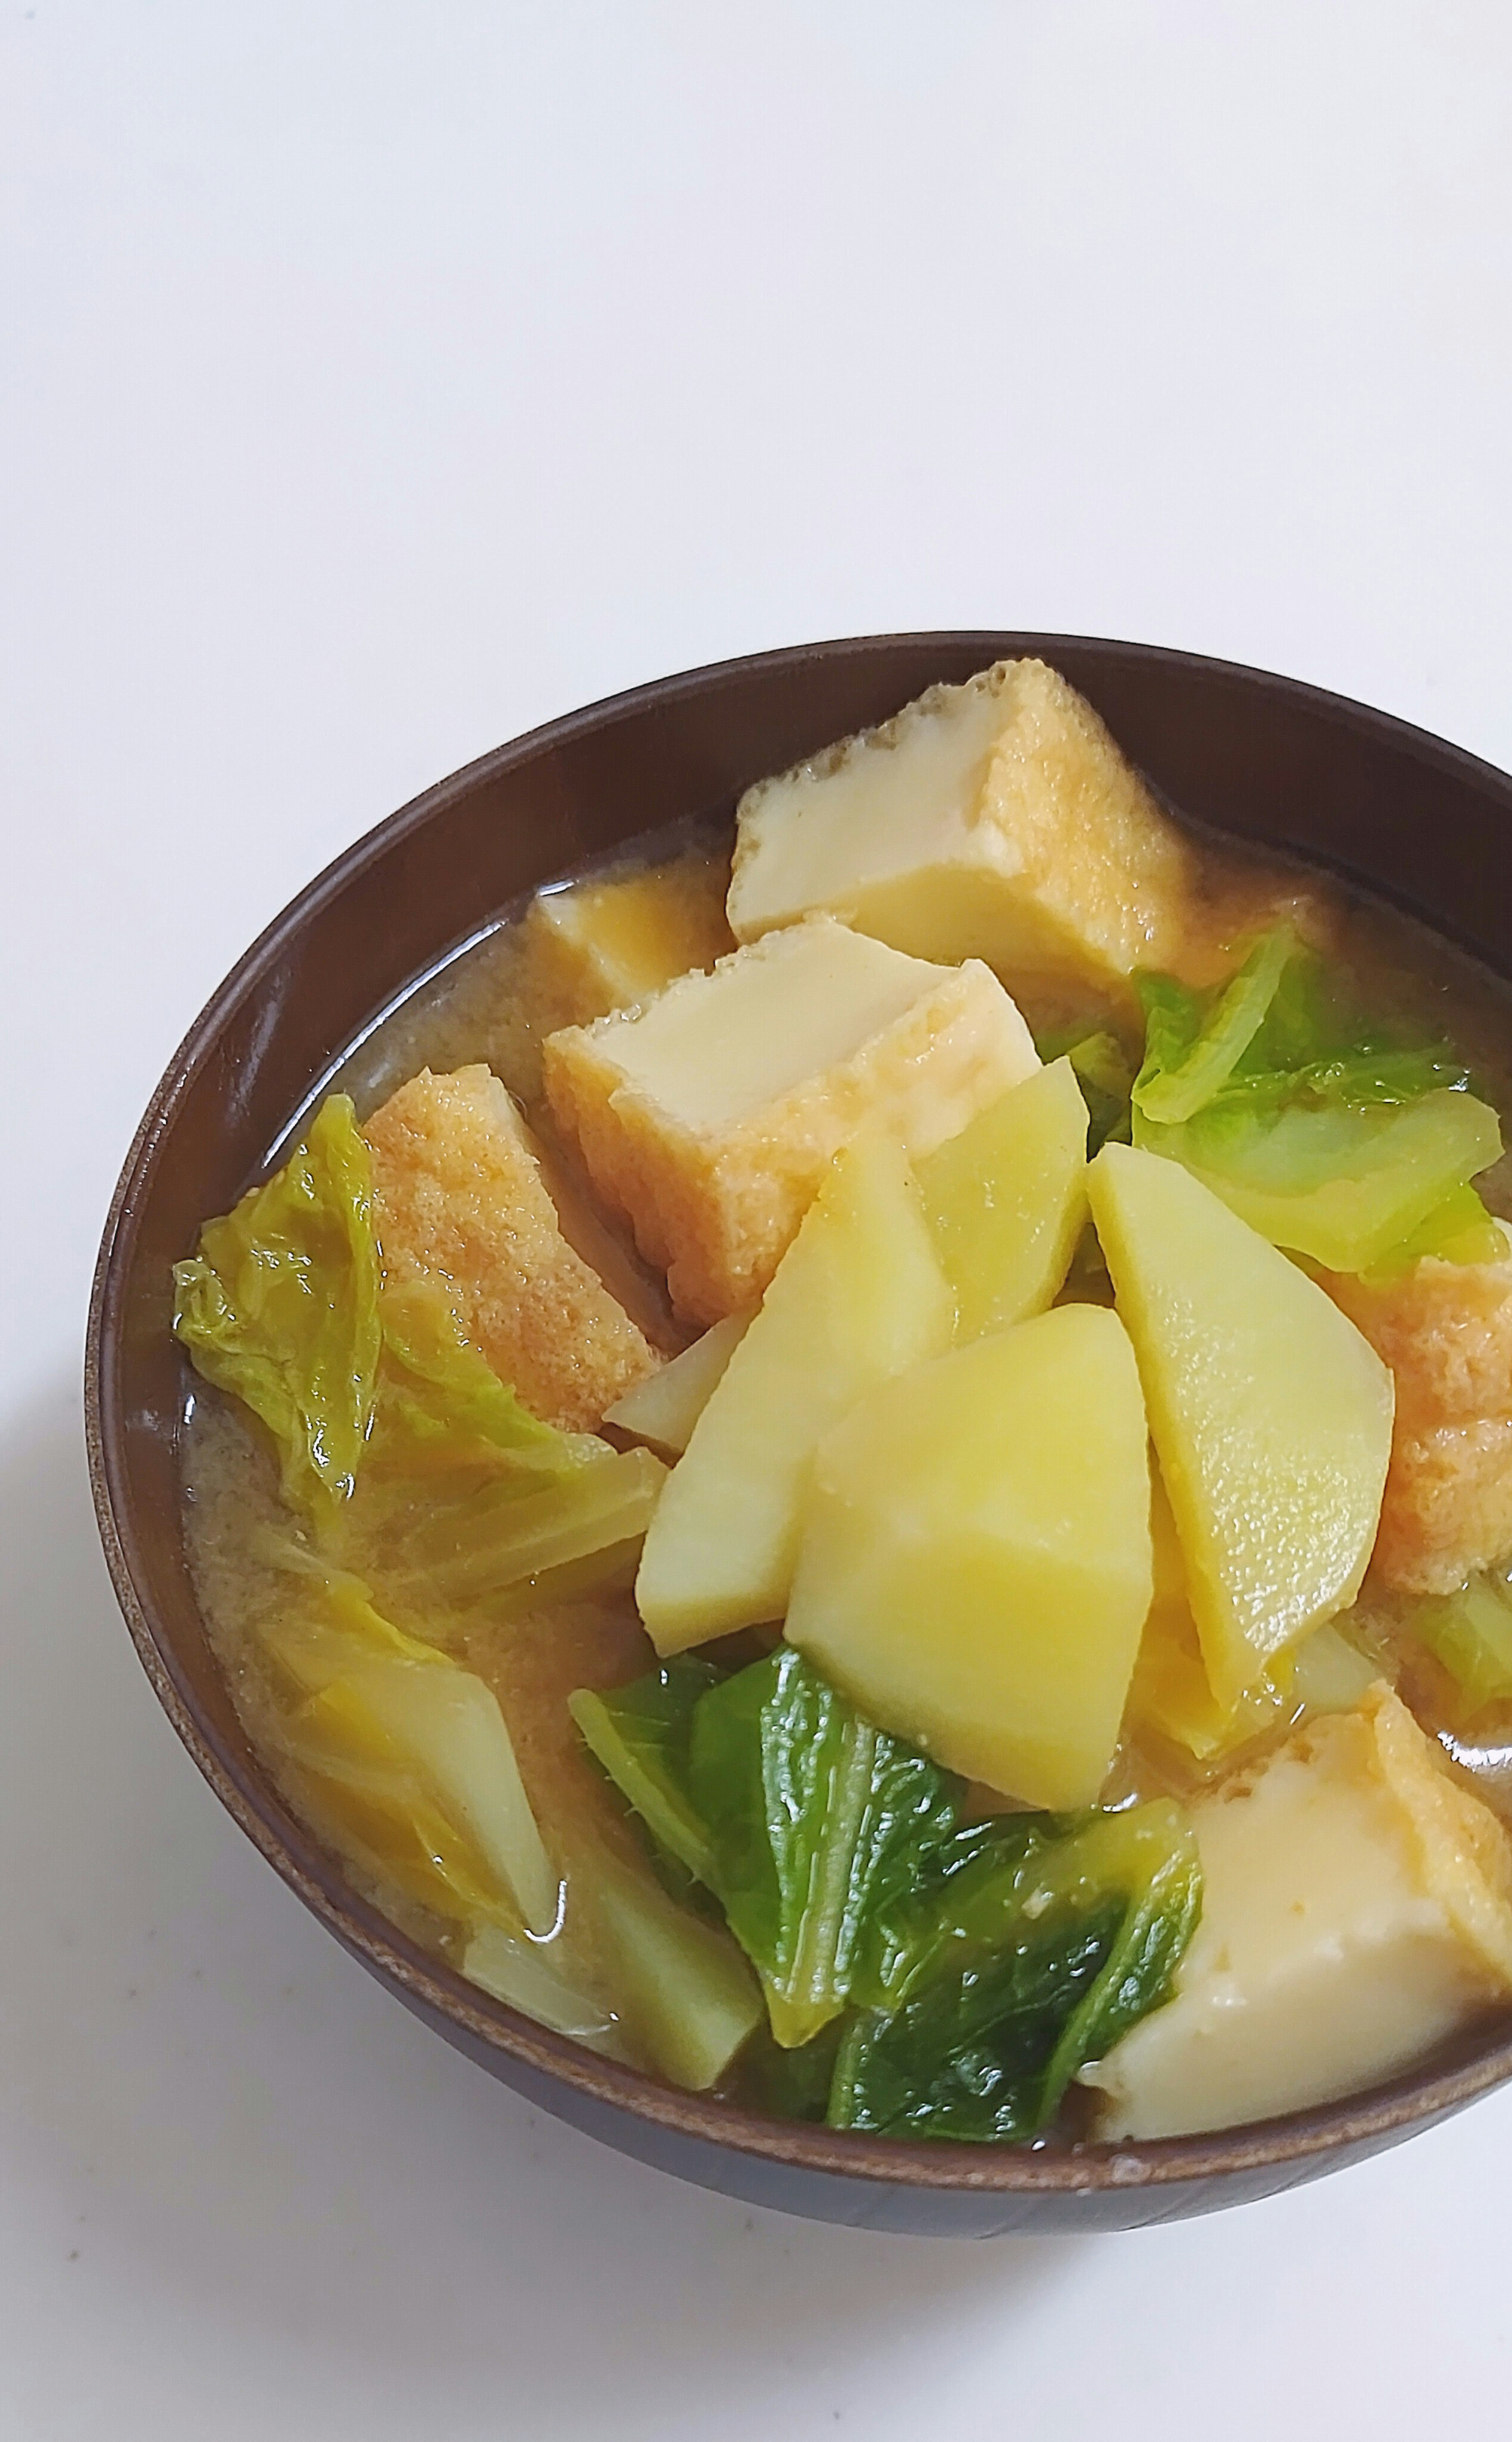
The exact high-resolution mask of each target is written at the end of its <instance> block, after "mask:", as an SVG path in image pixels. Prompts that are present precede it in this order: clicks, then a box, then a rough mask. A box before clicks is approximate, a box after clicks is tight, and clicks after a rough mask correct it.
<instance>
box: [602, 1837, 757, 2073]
mask: <svg viewBox="0 0 1512 2442" xmlns="http://www.w3.org/2000/svg"><path fill="white" fill-rule="evenodd" d="M591 1904H592V1909H593V1912H594V1915H595V1916H596V1918H597V1920H598V1924H599V1929H600V1942H601V1946H602V1947H603V1948H604V1949H605V1951H606V1952H607V1954H608V1959H607V1964H608V1968H609V1974H610V1983H611V1986H612V1989H613V1993H614V2000H615V2009H616V2012H617V2014H618V2015H619V2017H620V2019H621V2021H622V2022H623V2023H624V2024H625V2025H626V2027H627V2028H628V2031H629V2032H630V2033H631V2035H632V2036H633V2037H634V2039H635V2041H636V2043H637V2045H638V2047H639V2049H640V2050H641V2051H642V2052H643V2053H644V2054H646V2055H647V2057H648V2058H649V2059H650V2060H651V2061H652V2062H654V2064H655V2066H656V2067H657V2068H659V2069H660V2070H661V2072H662V2074H663V2076H664V2077H669V2078H670V2079H671V2080H672V2081H673V2083H674V2085H677V2086H684V2087H690V2088H691V2089H692V2090H693V2091H694V2092H701V2091H702V2090H704V2089H705V2088H707V2087H711V2086H713V2085H714V2084H715V2083H716V2082H717V2081H718V2080H719V2079H720V2077H722V2076H723V2074H724V2072H725V2070H726V2069H727V2068H729V2066H730V2063H731V2062H732V2060H733V2059H734V2058H735V2055H736V2053H737V2052H738V2051H739V2050H740V2049H741V2047H742V2045H744V2044H745V2043H747V2042H748V2041H749V2039H750V2038H751V2036H752V2035H753V2034H754V2033H755V2032H756V2029H757V2028H758V2027H759V2026H760V2024H761V1994H760V1990H759V1988H758V1986H757V1984H756V1978H755V1977H754V1976H753V1975H752V1973H751V1970H750V1968H749V1967H748V1966H747V1964H746V1962H745V1960H744V1959H742V1958H741V1956H740V1953H739V1951H738V1949H737V1948H736V1945H735V1943H734V1942H733V1941H731V1940H730V1937H729V1935H728V1934H727V1933H726V1932H724V1931H723V1929H722V1927H720V1926H718V1925H712V1924H705V1923H703V1921H702V1919H701V1918H700V1917H697V1916H694V1915H693V1914H692V1913H691V1912H690V1911H689V1910H688V1909H687V1908H685V1907H682V1906H680V1905H679V1904H678V1903H677V1901H676V1900H674V1899H672V1898H670V1897H669V1896H668V1894H667V1893H666V1892H665V1890H663V1889H662V1888H661V1887H660V1886H659V1885H658V1884H657V1883H655V1882H654V1881H653V1880H652V1879H651V1878H650V1876H649V1875H647V1874H644V1873H641V1874H637V1873H634V1872H632V1871H630V1870H629V1869H628V1868H624V1867H621V1866H618V1865H616V1864H614V1863H613V1862H611V1861H610V1859H608V1858H604V1859H603V1860H602V1861H601V1862H600V1864H599V1865H598V1867H597V1868H596V1869H595V1871H594V1873H593V1876H592V1901H591Z"/></svg>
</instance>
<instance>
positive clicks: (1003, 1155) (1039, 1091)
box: [915, 1060, 1087, 1340]
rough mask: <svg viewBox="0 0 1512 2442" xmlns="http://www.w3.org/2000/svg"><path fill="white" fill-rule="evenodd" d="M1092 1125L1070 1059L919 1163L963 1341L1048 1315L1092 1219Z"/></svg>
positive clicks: (1016, 1089) (1040, 1073) (1042, 1072)
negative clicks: (1089, 1146) (1088, 1154)
mask: <svg viewBox="0 0 1512 2442" xmlns="http://www.w3.org/2000/svg"><path fill="white" fill-rule="evenodd" d="M1086 1130H1087V1114H1086V1104H1085V1103H1084V1101H1083V1099H1082V1092H1081V1088H1080V1086H1079V1085H1078V1084H1077V1082H1076V1077H1075V1075H1074V1073H1073V1071H1072V1068H1071V1065H1070V1062H1069V1061H1068V1060H1057V1061H1055V1062H1054V1063H1053V1064H1052V1065H1051V1066H1049V1067H1047V1068H1041V1069H1038V1070H1036V1072H1035V1074H1034V1075H1033V1076H1032V1077H1027V1078H1026V1079H1025V1081H1024V1083H1023V1084H1021V1085H1015V1086H1013V1087H1012V1088H1011V1091H1010V1092H1009V1093H1007V1094H1005V1095H1004V1096H1003V1098H1002V1100H1001V1101H1000V1102H997V1103H993V1104H992V1105H991V1107H990V1108H989V1109H987V1110H985V1111H981V1112H978V1114H977V1116H976V1118H975V1120H972V1121H969V1122H968V1124H967V1125H966V1126H965V1127H964V1128H963V1129H962V1130H961V1132H960V1134H959V1136H956V1137H951V1138H950V1139H947V1141H946V1142H945V1143H944V1144H942V1145H939V1146H938V1147H937V1149H936V1150H935V1152H934V1153H932V1154H928V1155H926V1156H925V1157H924V1158H923V1159H922V1160H921V1161H920V1162H918V1163H917V1164H916V1165H915V1169H916V1173H917V1175H918V1179H919V1186H920V1194H922V1196H923V1199H924V1211H925V1213H926V1214H927V1216H928V1219H929V1225H930V1228H931V1229H932V1230H934V1233H935V1240H936V1244H937V1245H938V1248H939V1251H940V1256H941V1259H942V1261H943V1263H944V1266H945V1270H946V1272H947V1273H948V1275H949V1277H950V1282H951V1285H952V1287H953V1288H954V1289H955V1292H956V1338H957V1339H963V1340H964V1339H979V1338H980V1337H981V1334H982V1333H983V1332H984V1331H1000V1330H1002V1329H1003V1328H1004V1327H1005V1326H1006V1325H1007V1324H1009V1323H1011V1322H1022V1321H1024V1319H1025V1317H1026V1316H1028V1315H1031V1314H1043V1313H1044V1311H1045V1309H1046V1307H1047V1305H1048V1304H1049V1303H1051V1301H1052V1299H1053V1298H1054V1297H1055V1295H1056V1292H1057V1291H1058V1290H1059V1289H1060V1287H1061V1285H1062V1284H1063V1282H1064V1281H1065V1279H1066V1273H1067V1272H1068V1271H1069V1269H1070V1267H1071V1257H1072V1255H1073V1254H1074V1252H1075V1251H1076V1242H1077V1240H1078V1238H1079V1237H1080V1236H1081V1234H1082V1230H1083V1228H1084V1225H1085V1221H1086Z"/></svg>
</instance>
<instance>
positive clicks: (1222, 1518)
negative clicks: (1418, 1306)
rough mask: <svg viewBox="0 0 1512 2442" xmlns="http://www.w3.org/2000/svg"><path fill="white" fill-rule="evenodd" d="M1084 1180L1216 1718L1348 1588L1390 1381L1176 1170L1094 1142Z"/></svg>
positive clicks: (1375, 1510)
mask: <svg viewBox="0 0 1512 2442" xmlns="http://www.w3.org/2000/svg"><path fill="white" fill-rule="evenodd" d="M1087 1190H1088V1194H1089V1195H1090V1197H1091V1203H1092V1217H1093V1220H1094V1221H1095V1223H1096V1225H1097V1230H1098V1236H1099V1238H1100V1239H1101V1241H1102V1250H1103V1253H1104V1254H1105V1256H1106V1258H1107V1263H1108V1268H1109V1270H1110V1272H1111V1273H1112V1276H1113V1285H1114V1288H1115V1290H1116V1292H1117V1297H1118V1307H1119V1312H1120V1315H1121V1316H1122V1317H1123V1320H1124V1321H1125V1323H1126V1324H1127V1326H1128V1329H1129V1334H1130V1337H1131V1338H1132V1339H1133V1341H1134V1345H1135V1349H1136V1351H1137V1352H1138V1355H1139V1372H1140V1376H1141V1379H1142V1381H1143V1384H1144V1394H1145V1398H1146V1401H1147V1402H1148V1406H1149V1412H1150V1429H1151V1431H1152V1433H1153V1435H1154V1437H1155V1446H1156V1449H1157V1453H1158V1455H1159V1461H1160V1471H1161V1474H1162V1476H1163V1478H1164V1481H1165V1485H1166V1490H1167V1492H1168V1493H1169V1495H1170V1499H1171V1507H1172V1511H1173V1514H1174V1516H1175V1523H1176V1532H1177V1536H1178V1538H1179V1540H1180V1545H1181V1551H1182V1557H1183V1558H1184V1560H1185V1563H1186V1573H1187V1583H1188V1589H1189V1593H1190V1596H1191V1602H1192V1611H1193V1618H1194V1619H1195V1621H1196V1626H1197V1633H1198V1636H1199V1638H1200V1639H1201V1644H1202V1655H1203V1661H1204V1663H1205V1665H1206V1667H1207V1672H1208V1679H1209V1683H1210V1685H1211V1689H1212V1693H1213V1696H1214V1698H1215V1700H1216V1702H1217V1704H1218V1705H1219V1706H1220V1708H1221V1709H1222V1710H1223V1711H1226V1712H1227V1711H1229V1710H1230V1709H1231V1707H1232V1706H1233V1705H1234V1704H1237V1702H1238V1701H1239V1698H1240V1697H1241V1696H1242V1695H1243V1694H1244V1692H1245V1690H1246V1689H1247V1688H1248V1687H1250V1686H1253V1685H1254V1684H1255V1682H1256V1681H1257V1680H1258V1679H1259V1678H1260V1676H1261V1674H1262V1672H1263V1671H1264V1670H1265V1669H1266V1667H1267V1666H1268V1665H1269V1664H1270V1663H1271V1661H1272V1659H1273V1657H1274V1656H1275V1655H1276V1654H1278V1653H1279V1652H1281V1650H1282V1649H1283V1648H1284V1647H1286V1646H1288V1645H1290V1644H1292V1643H1293V1642H1294V1641H1295V1640H1296V1639H1297V1638H1298V1637H1299V1636H1301V1635H1302V1634H1303V1632H1304V1631H1306V1630H1307V1629H1309V1628H1312V1627H1315V1626H1317V1625H1318V1624H1319V1623H1320V1622H1321V1621H1323V1620H1325V1619H1328V1618H1330V1617H1332V1615H1333V1614H1334V1613H1336V1612H1339V1611H1341V1610H1342V1609H1343V1608H1344V1606H1345V1605H1346V1604H1347V1603H1349V1602H1351V1601H1353V1599H1354V1596H1355V1595H1356V1594H1357V1591H1358V1588H1359V1583H1360V1579H1361V1577H1362V1576H1363V1575H1364V1571H1365V1564H1366V1561H1367V1560H1368V1558H1369V1557H1370V1551H1371V1545H1372V1542H1373V1541H1374V1540H1375V1527H1376V1522H1377V1520H1378V1518H1379V1515H1380V1503H1381V1490H1382V1486H1383V1485H1384V1482H1385V1478H1386V1467H1387V1461H1388V1458H1389V1456H1390V1451H1391V1432H1392V1380H1391V1376H1390V1374H1389V1373H1388V1372H1387V1370H1386V1368H1385V1366H1384V1365H1383V1364H1382V1363H1381V1361H1380V1359H1379V1358H1377V1357H1376V1356H1375V1352H1374V1350H1373V1349H1372V1348H1371V1347H1370V1346H1369V1344H1368V1343H1367V1342H1366V1341H1365V1340H1364V1339H1362V1338H1361V1336H1360V1335H1359V1333H1358V1332H1357V1331H1356V1330H1355V1329H1354V1327H1353V1325H1352V1324H1350V1323H1349V1322H1348V1321H1347V1320H1346V1318H1345V1317H1344V1316H1342V1315H1341V1314H1340V1313H1339V1308H1338V1307H1337V1306H1336V1305H1335V1304H1334V1303H1332V1302H1331V1300H1330V1299H1329V1298H1327V1297H1326V1296H1325V1295H1324V1293H1323V1291H1322V1290H1321V1288H1319V1287H1318V1286H1317V1285H1316V1283H1314V1282H1312V1281H1310V1280H1308V1279H1307V1278H1306V1276H1305V1274H1303V1272H1301V1271H1299V1270H1298V1268H1297V1267H1296V1266H1295V1265H1294V1264H1291V1263H1289V1262H1288V1261H1287V1259H1286V1257H1285V1256H1284V1255H1283V1254H1281V1253H1279V1252H1278V1251H1277V1249H1276V1248H1273V1247H1270V1246H1267V1245H1266V1241H1265V1240H1264V1239H1263V1238H1261V1237H1259V1236H1258V1235H1257V1234H1256V1232H1255V1231H1254V1230H1251V1229H1249V1228H1248V1226H1247V1224H1245V1223H1244V1222H1242V1221H1240V1220H1239V1219H1238V1218H1237V1217H1236V1216H1235V1215H1234V1214H1233V1213H1232V1212H1230V1211H1229V1209H1228V1207H1227V1206H1226V1205H1225V1204H1223V1203H1221V1202H1220V1201H1219V1199H1218V1197H1217V1196H1215V1195H1214V1194H1211V1192H1210V1191H1209V1190H1208V1189H1207V1188H1206V1187H1204V1186H1203V1185H1202V1184H1201V1182H1200V1181H1199V1180H1198V1179H1195V1178H1193V1176H1192V1175H1190V1174H1189V1173H1188V1172H1187V1171H1185V1170H1183V1169H1181V1168H1180V1167H1179V1166H1178V1165H1177V1164H1176V1163H1175V1162H1172V1161H1162V1160H1160V1159H1159V1158H1158V1157H1157V1156H1156V1155H1154V1154H1150V1153H1142V1152H1139V1151H1137V1150H1136V1149H1135V1148H1134V1147H1132V1146H1129V1145H1111V1144H1110V1145H1105V1146H1104V1147H1103V1149H1102V1152H1101V1153H1100V1154H1099V1156H1098V1157H1097V1159H1096V1161H1095V1162H1093V1164H1092V1166H1091V1168H1090V1170H1089V1171H1088V1173H1087Z"/></svg>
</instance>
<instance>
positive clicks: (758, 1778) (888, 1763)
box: [688, 1646, 959, 2046]
mask: <svg viewBox="0 0 1512 2442" xmlns="http://www.w3.org/2000/svg"><path fill="white" fill-rule="evenodd" d="M688 1785H689V1794H690V1795H691V1797H692V1800H693V1803H694V1804H695V1806H696V1807H697V1808H698V1809H699V1812H700V1813H701V1815H702V1817H703V1819H704V1821H705V1822H706V1823H707V1825H708V1826H709V1831H710V1835H711V1840H712V1845H713V1850H714V1889H715V1892H716V1894H717V1896H718V1898H719V1900H720V1904H721V1905H722V1906H723V1908H724V1910H725V1913H726V1915H727V1916H728V1918H729V1920H730V1925H731V1929H732V1931H733V1932H734V1934H735V1936H736V1939H737V1940H738V1941H739V1943H740V1945H741V1947H742V1948H743V1949H744V1950H745V1952H746V1954H747V1956H748V1957H749V1958H750V1959H752V1960H753V1961H754V1962H755V1964H756V1969H757V1971H758V1973H759V1975H760V1977H761V1980H762V1984H763V1986H764V1988H765V1991H766V1996H767V2008H768V2012H769V2014H770V2016H771V2021H772V2031H773V2033H774V2035H775V2036H776V2038H777V2041H778V2042H779V2043H780V2044H784V2045H789V2046H792V2045H795V2044H802V2043H806V2042H808V2041H809V2039H810V2038H811V2036H813V2035H815V2034H817V2033H818V2032H819V2031H820V2029H821V2028H822V2027H824V2026H826V2025H827V2024H828V2023H829V2020H830V2019H831V2018H833V2017H834V2016H835V2015H836V2014H838V2012H839V2011H840V2010H841V2008H842V2007H843V2006H844V2004H845V2002H846V2000H847V1997H848V1996H849V1995H850V1993H851V1991H852V1989H853V1988H854V1986H855V1985H856V1984H857V1983H858V1981H862V1980H867V1981H869V1982H870V1983H871V1985H872V1986H873V1987H880V1985H881V1983H882V1980H883V1978H884V1976H885V1973H886V1967H887V1960H888V1956H889V1946H890V1935H891V1917H892V1911H893V1910H894V1908H895V1907H896V1906H897V1905H898V1904H899V1903H900V1902H901V1901H902V1898H903V1896H904V1895H905V1894H906V1892H907V1891H908V1890H909V1888H910V1887H911V1885H912V1882H913V1880H914V1878H915V1876H916V1875H917V1872H918V1870H919V1867H920V1861H921V1858H922V1857H923V1856H924V1855H925V1854H927V1852H928V1851H929V1850H930V1849H931V1848H932V1847H933V1846H935V1845H936V1844H937V1843H938V1840H939V1838H940V1837H941V1836H942V1835H943V1833H944V1832H946V1831H947V1830H948V1828H949V1826H950V1824H951V1823H952V1822H953V1821H954V1815H955V1794H956V1789H957V1788H958V1785H959V1784H958V1783H956V1782H955V1781H954V1780H953V1779H951V1778H950V1777H947V1776H946V1775H945V1774H943V1773H941V1772H940V1771H939V1770H938V1767H937V1766H936V1765H934V1764H932V1763H930V1762H929V1761H928V1759H926V1758H925V1757H923V1756H921V1755H920V1754H918V1753H917V1752H916V1751H915V1750H914V1749H913V1748H911V1747H906V1746H904V1745H902V1742H901V1741H900V1740H896V1739H891V1738H888V1737H887V1736H886V1735H885V1734H884V1732H882V1731H880V1730H874V1729H873V1728H872V1727H871V1725H870V1723H869V1722H864V1721H863V1720H862V1719H861V1717H860V1715H859V1714H858V1713H856V1712H855V1710H854V1709H853V1707H852V1706H851V1705H849V1704H847V1703H846V1701H845V1699H844V1698H843V1697H842V1696H840V1695H838V1694H837V1693H836V1691H835V1690H834V1689H833V1688H832V1687H831V1686H829V1683H828V1681H826V1680H825V1679H823V1678H821V1677H820V1675H819V1673H818V1671H817V1670H815V1669H814V1668H813V1667H812V1666H811V1664H810V1663H807V1662H805V1661H804V1659H803V1657H802V1656H801V1655H800V1654H798V1653H796V1652H794V1650H793V1649H792V1647H791V1646H781V1647H779V1648H778V1649H777V1651H776V1652H775V1653H773V1654H771V1655H769V1656H768V1657H767V1659H766V1660H765V1661H762V1662H758V1663H756V1664H754V1665H753V1666H752V1667H750V1668H749V1669H746V1670H742V1671H739V1672H738V1673H737V1674H736V1676H735V1677H734V1678H732V1679H727V1680H725V1681H724V1682H723V1683H722V1684H721V1685H720V1686H717V1687H715V1688H712V1689H711V1690H710V1691H709V1693H708V1694H707V1695H706V1696H704V1697H701V1699H700V1701H699V1703H698V1704H697V1705H696V1706H695V1708H694V1713H693V1722H692V1734H691V1740H690V1745H689V1770H688Z"/></svg>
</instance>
